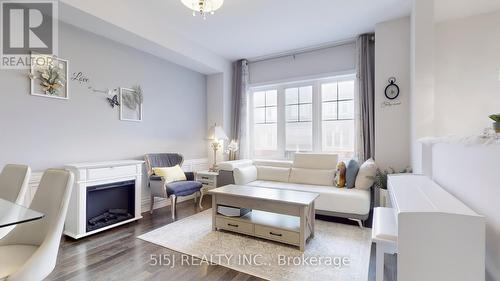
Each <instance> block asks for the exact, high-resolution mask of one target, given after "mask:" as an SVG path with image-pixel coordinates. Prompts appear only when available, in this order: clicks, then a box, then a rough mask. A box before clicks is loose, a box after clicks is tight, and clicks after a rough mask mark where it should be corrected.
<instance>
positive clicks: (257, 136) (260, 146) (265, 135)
mask: <svg viewBox="0 0 500 281" xmlns="http://www.w3.org/2000/svg"><path fill="white" fill-rule="evenodd" d="M276 128H277V127H276V124H257V125H255V127H254V138H253V139H254V150H255V151H256V152H257V151H259V150H260V151H275V150H276V149H277V144H278V141H277V140H278V133H277V129H276ZM261 153H262V152H261Z"/></svg>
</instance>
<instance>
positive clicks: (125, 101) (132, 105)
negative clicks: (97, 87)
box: [119, 86, 143, 122]
mask: <svg viewBox="0 0 500 281" xmlns="http://www.w3.org/2000/svg"><path fill="white" fill-rule="evenodd" d="M142 102H143V98H142V90H141V88H140V86H137V87H135V88H133V89H129V88H120V101H119V104H120V120H122V121H134V122H141V121H142Z"/></svg>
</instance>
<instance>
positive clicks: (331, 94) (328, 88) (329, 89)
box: [321, 83, 337, 101]
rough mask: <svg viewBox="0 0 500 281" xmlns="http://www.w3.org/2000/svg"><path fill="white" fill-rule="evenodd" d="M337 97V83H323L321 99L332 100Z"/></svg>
mask: <svg viewBox="0 0 500 281" xmlns="http://www.w3.org/2000/svg"><path fill="white" fill-rule="evenodd" d="M336 99H337V83H327V84H321V100H322V101H332V100H336Z"/></svg>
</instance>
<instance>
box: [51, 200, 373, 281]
mask: <svg viewBox="0 0 500 281" xmlns="http://www.w3.org/2000/svg"><path fill="white" fill-rule="evenodd" d="M210 202H211V200H210V197H209V196H207V197H205V198H204V200H203V206H204V208H205V209H208V208H210ZM199 211H200V210H199V209H198V208H196V207H194V204H193V201H192V200H189V201H186V202H182V203H180V204H178V207H177V219H178V220H179V219H182V218H185V217H188V216H191V215H193V214H195V213H197V212H199ZM171 222H172V219H171V215H170V208H161V209H157V210H155V212H154V214H153V215H150V214H149V212H147V213H143V219H141V220H139V221H137V222H134V223H130V224H127V225H123V226H120V227H117V228H114V229H111V230H108V231H104V232H101V233H99V234H95V235H92V236H90V237H86V238H82V239H79V240H74V239H71V238H69V237H66V236H64V237H63V238H62V241H61V246H60V250H59V256H58V260H57V265H56V268H55V269H54V271H53V272H52V273H51V275H50V276H49V277H48V278H47V279H46V280H57V281H63V280H64V281H65V280H85V281H86V280H93V281H94V280H95V281H100V280H106V281H108V280H109V281H111V280H120V281H121V280H127V281H128V280H148V281H150V280H182V281H184V280H186V281H189V280H207V281H208V280H214V281H215V280H228V281H250V280H252V281H254V280H262V279H259V278H257V277H254V276H250V275H247V274H244V273H240V272H238V271H235V270H232V269H228V268H225V267H223V266H218V265H181V262H180V259H181V255H180V254H179V253H176V252H174V251H171V250H169V249H166V248H163V247H161V246H157V245H154V244H152V243H148V242H145V241H142V240H140V239H137V238H136V237H137V236H139V235H141V234H144V233H146V232H149V231H151V230H153V229H156V228H159V227H161V226H164V225H166V224H169V223H171ZM346 223H348V222H346ZM172 235H175V233H172ZM151 257H153V259H152V258H151ZM159 257H164V258H163V259H162V261H164V263H167V262H168V261H169V260H170V259H174V260H175V264H176V266H175V267H171V266H169V265H168V264H164V265H153V263H155V262H156V261H158V260H159ZM374 257H375V255H374V248H373V246H372V257H371V260H370V274H369V275H370V276H369V280H375V276H374Z"/></svg>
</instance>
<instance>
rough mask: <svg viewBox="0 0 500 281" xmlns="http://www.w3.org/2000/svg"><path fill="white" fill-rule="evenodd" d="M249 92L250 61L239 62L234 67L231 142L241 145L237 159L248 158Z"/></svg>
mask: <svg viewBox="0 0 500 281" xmlns="http://www.w3.org/2000/svg"><path fill="white" fill-rule="evenodd" d="M247 91H248V61H247V60H246V59H242V60H238V61H236V62H235V63H234V66H233V107H232V111H233V120H232V121H233V122H232V128H231V129H232V130H231V132H232V136H231V140H234V141H236V142H237V143H238V144H239V150H238V151H237V152H236V159H242V158H245V157H247V147H248V141H247V127H248V125H247V99H248V97H247Z"/></svg>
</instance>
